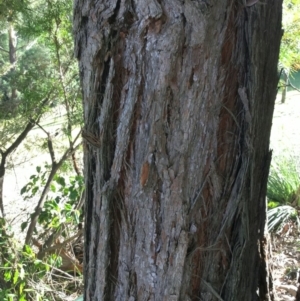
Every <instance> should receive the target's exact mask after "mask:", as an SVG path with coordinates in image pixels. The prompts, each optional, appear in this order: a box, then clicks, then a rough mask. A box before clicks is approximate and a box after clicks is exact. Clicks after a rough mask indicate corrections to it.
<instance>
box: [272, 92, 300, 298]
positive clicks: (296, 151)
mask: <svg viewBox="0 0 300 301" xmlns="http://www.w3.org/2000/svg"><path fill="white" fill-rule="evenodd" d="M287 96H288V97H287V100H286V102H285V103H284V104H282V103H281V99H280V95H279V97H278V99H277V101H276V105H275V110H274V117H273V126H272V133H271V149H273V158H274V157H280V156H284V155H293V156H296V157H299V156H300V135H299V129H300V93H299V92H297V91H293V92H289V93H288V95H287ZM283 232H284V233H281V234H279V235H276V236H275V235H274V236H273V237H272V261H271V262H272V265H273V281H274V287H275V293H276V301H294V300H295V295H296V292H297V286H298V283H297V282H298V281H297V280H298V279H297V278H298V270H299V269H300V239H299V231H298V230H297V229H296V228H295V227H294V225H292V224H290V225H287V226H286V227H285V229H284V231H283Z"/></svg>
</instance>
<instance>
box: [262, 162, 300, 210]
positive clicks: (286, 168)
mask: <svg viewBox="0 0 300 301" xmlns="http://www.w3.org/2000/svg"><path fill="white" fill-rule="evenodd" d="M299 167H300V164H299V159H297V158H296V157H288V156H283V157H280V158H279V157H277V158H274V159H273V161H272V165H271V169H270V174H269V179H268V190H267V197H268V201H269V203H270V206H271V207H274V205H275V204H278V205H294V206H299V205H300V199H299V196H300V195H299V192H300V191H299V189H300V173H299V172H300V170H299Z"/></svg>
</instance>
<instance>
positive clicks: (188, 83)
mask: <svg viewBox="0 0 300 301" xmlns="http://www.w3.org/2000/svg"><path fill="white" fill-rule="evenodd" d="M248 2H249V1H247V4H248ZM74 7H75V8H74V33H75V53H76V56H77V58H78V59H79V66H80V73H81V81H82V87H83V96H84V101H83V105H84V118H85V130H84V132H83V133H85V139H86V141H87V143H86V149H85V172H86V231H85V240H86V246H85V247H86V251H85V300H87V301H94V300H120V301H121V300H130V301H134V300H137V301H138V300H163V301H170V300H172V301H173V300H174V301H175V300H226V301H227V300H232V301H238V300H243V301H244V300H245V301H248V300H249V301H253V300H271V297H270V294H269V292H268V288H269V287H270V284H269V283H268V275H267V274H268V268H267V265H266V263H265V258H266V255H265V254H266V253H265V252H264V248H265V245H266V244H265V240H264V223H265V210H266V208H265V194H266V181H267V180H266V179H267V174H268V168H269V161H270V153H269V136H270V128H271V120H272V113H273V107H274V100H275V96H276V86H277V81H278V78H277V60H278V52H279V44H280V30H281V1H280V0H267V1H266V3H265V5H253V6H251V7H247V6H245V2H244V1H233V0H227V1H214V0H206V1H191V0H186V1H177V0H159V1H158V0H144V1H135V0H133V1H129V0H122V1H121V0H102V1H95V0H75V6H74ZM257 292H258V295H257Z"/></svg>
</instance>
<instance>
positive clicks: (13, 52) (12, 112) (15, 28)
mask: <svg viewBox="0 0 300 301" xmlns="http://www.w3.org/2000/svg"><path fill="white" fill-rule="evenodd" d="M1 5H2V6H3V7H4V9H5V8H6V9H5V11H6V12H7V15H6V17H4V15H3V14H1V18H0V22H1V25H2V26H3V27H4V28H6V30H5V31H3V32H1V42H0V60H1V62H2V63H1V65H0V71H1V73H0V75H1V77H0V88H1V89H0V109H1V110H0V138H1V139H0V141H1V142H0V151H1V164H0V205H1V210H2V212H4V207H3V200H2V195H3V181H4V175H5V166H6V164H7V159H8V158H9V156H10V155H11V154H12V153H13V151H15V149H16V148H17V147H18V146H19V145H20V144H21V143H22V142H23V141H24V139H25V138H26V136H27V135H28V133H29V132H30V131H31V130H32V129H33V128H34V127H35V126H36V125H37V124H39V123H40V118H41V116H44V118H45V116H46V115H47V114H48V116H49V114H53V116H55V115H58V114H60V115H61V117H60V120H59V121H60V124H59V125H57V127H56V129H55V131H54V133H53V132H52V133H48V132H47V131H46V132H45V134H46V138H45V140H46V142H45V141H44V142H42V143H39V142H37V144H38V143H39V144H42V145H43V144H44V145H46V146H47V145H49V141H50V140H56V141H58V139H59V140H60V141H61V140H66V141H68V147H67V148H68V149H69V150H70V151H68V152H67V153H68V156H71V155H72V156H73V162H75V157H74V156H75V154H74V151H73V149H74V143H75V141H74V138H75V137H76V135H77V134H75V135H74V131H73V130H74V126H75V127H76V126H77V127H78V125H79V124H80V122H81V119H82V117H81V112H82V109H81V98H80V93H79V85H78V81H79V79H78V70H77V65H76V62H75V60H74V56H73V53H72V51H71V49H72V44H73V40H72V33H71V32H72V30H71V28H72V25H71V18H70V11H71V9H72V2H71V1H66V2H65V1H35V2H32V3H30V4H28V3H27V2H25V4H23V5H19V6H17V5H16V4H15V3H14V2H11V3H1ZM5 5H6V6H5ZM58 108H59V109H58ZM59 110H60V111H64V113H63V114H61V113H60V112H59ZM62 115H63V116H62ZM53 119H54V118H53ZM53 123H54V122H53ZM39 127H41V124H39ZM54 135H55V136H56V138H54ZM77 140H78V137H77ZM39 141H40V140H39ZM47 141H48V142H47ZM62 147H63V148H65V147H64V146H62ZM46 148H47V147H46ZM64 151H65V150H63V151H62V152H64ZM49 153H50V154H51V151H50V150H49ZM68 156H66V157H65V159H66V158H67V157H68ZM51 159H52V161H53V158H52V157H51ZM62 163H63V161H61V164H62ZM61 164H60V165H61ZM56 170H58V168H57V166H56ZM52 174H53V175H54V173H53V172H52ZM41 205H42V203H41Z"/></svg>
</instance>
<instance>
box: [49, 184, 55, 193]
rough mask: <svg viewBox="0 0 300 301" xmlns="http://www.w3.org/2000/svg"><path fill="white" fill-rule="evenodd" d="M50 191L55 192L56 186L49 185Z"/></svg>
mask: <svg viewBox="0 0 300 301" xmlns="http://www.w3.org/2000/svg"><path fill="white" fill-rule="evenodd" d="M50 190H51V191H52V192H56V186H55V185H54V184H51V185H50Z"/></svg>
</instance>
